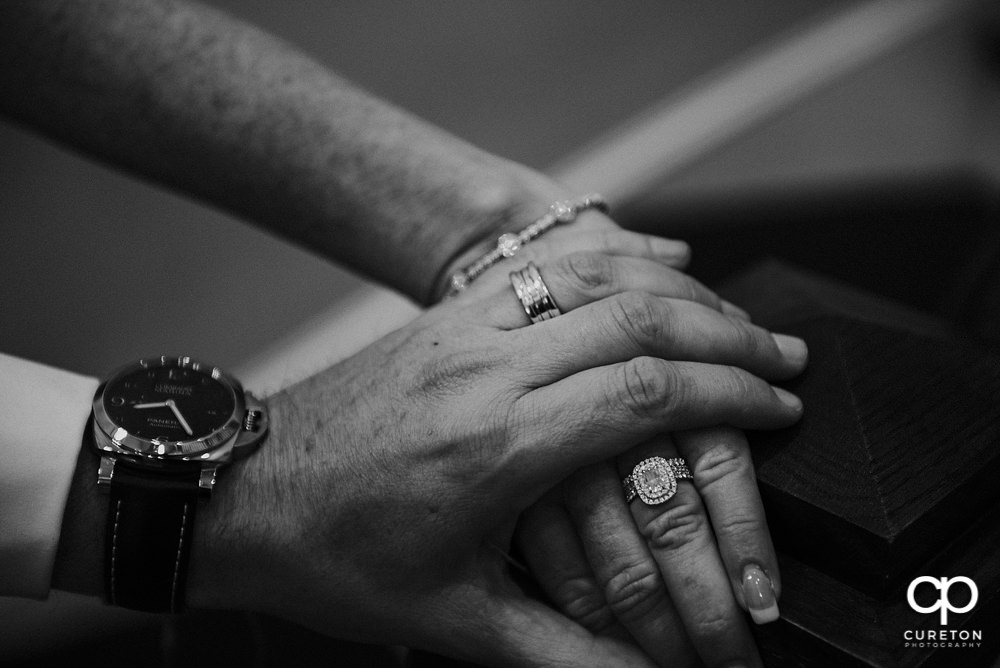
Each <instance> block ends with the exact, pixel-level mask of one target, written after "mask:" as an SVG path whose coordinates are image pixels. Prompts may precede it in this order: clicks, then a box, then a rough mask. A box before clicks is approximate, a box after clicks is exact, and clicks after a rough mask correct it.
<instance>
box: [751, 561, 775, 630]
mask: <svg viewBox="0 0 1000 668" xmlns="http://www.w3.org/2000/svg"><path fill="white" fill-rule="evenodd" d="M743 598H744V599H745V600H746V602H747V610H749V611H750V617H751V618H752V619H753V621H754V623H755V624H767V623H768V622H773V621H775V620H776V619H778V616H779V613H778V600H777V598H776V597H775V596H774V587H772V586H771V578H769V577H767V574H766V573H765V572H764V570H763V569H762V568H761V567H760V566H758V565H756V564H748V565H747V567H746V568H744V569H743Z"/></svg>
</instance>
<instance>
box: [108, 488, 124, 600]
mask: <svg viewBox="0 0 1000 668" xmlns="http://www.w3.org/2000/svg"><path fill="white" fill-rule="evenodd" d="M121 517H122V500H121V499H118V500H117V501H116V502H115V521H114V527H113V528H112V530H111V559H110V561H111V569H110V571H109V574H108V577H109V579H110V580H111V582H110V583H109V586H108V591H109V593H110V598H111V605H118V589H117V582H116V580H115V566H116V565H117V561H118V526H119V520H121Z"/></svg>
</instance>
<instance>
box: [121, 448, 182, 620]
mask: <svg viewBox="0 0 1000 668" xmlns="http://www.w3.org/2000/svg"><path fill="white" fill-rule="evenodd" d="M200 473H201V469H200V465H198V464H195V463H192V464H190V465H188V464H187V463H183V464H181V463H178V464H176V465H171V466H169V467H164V468H162V469H159V470H156V471H151V470H149V469H148V468H144V467H142V466H138V465H136V464H134V463H133V462H130V461H128V460H126V459H124V458H119V459H118V461H117V462H115V468H114V475H113V477H112V479H111V485H110V503H109V504H108V522H107V529H106V535H105V558H104V584H105V587H104V590H105V593H106V596H107V599H108V601H109V602H110V603H111V604H113V605H119V606H123V607H126V608H132V609H134V610H144V611H147V612H181V611H182V610H183V609H184V585H185V581H186V577H187V565H188V558H189V555H190V551H191V536H192V533H193V528H194V518H195V511H196V510H197V507H198V498H199V492H198V479H199V477H200Z"/></svg>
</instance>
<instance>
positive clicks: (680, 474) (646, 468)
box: [622, 457, 694, 506]
mask: <svg viewBox="0 0 1000 668" xmlns="http://www.w3.org/2000/svg"><path fill="white" fill-rule="evenodd" d="M693 479H694V476H692V475H691V469H689V468H688V465H687V462H685V461H684V460H683V459H681V458H680V457H673V458H672V459H664V458H663V457H650V458H649V459H643V460H642V461H641V462H639V463H638V464H636V465H635V468H633V469H632V473H630V474H628V475H627V476H625V479H624V480H622V487H624V488H625V503H630V502H631V501H632V500H633V499H634V498H635V497H636V496H638V497H639V498H640V499H642V502H643V503H645V504H646V505H647V506H655V505H657V504H660V503H665V502H666V501H669V500H670V498H671V497H673V495H674V494H676V493H677V481H678V480H693Z"/></svg>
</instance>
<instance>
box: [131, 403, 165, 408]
mask: <svg viewBox="0 0 1000 668" xmlns="http://www.w3.org/2000/svg"><path fill="white" fill-rule="evenodd" d="M169 404H170V402H168V401H155V402H152V403H148V404H132V408H163V407H164V406H168V405H169Z"/></svg>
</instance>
